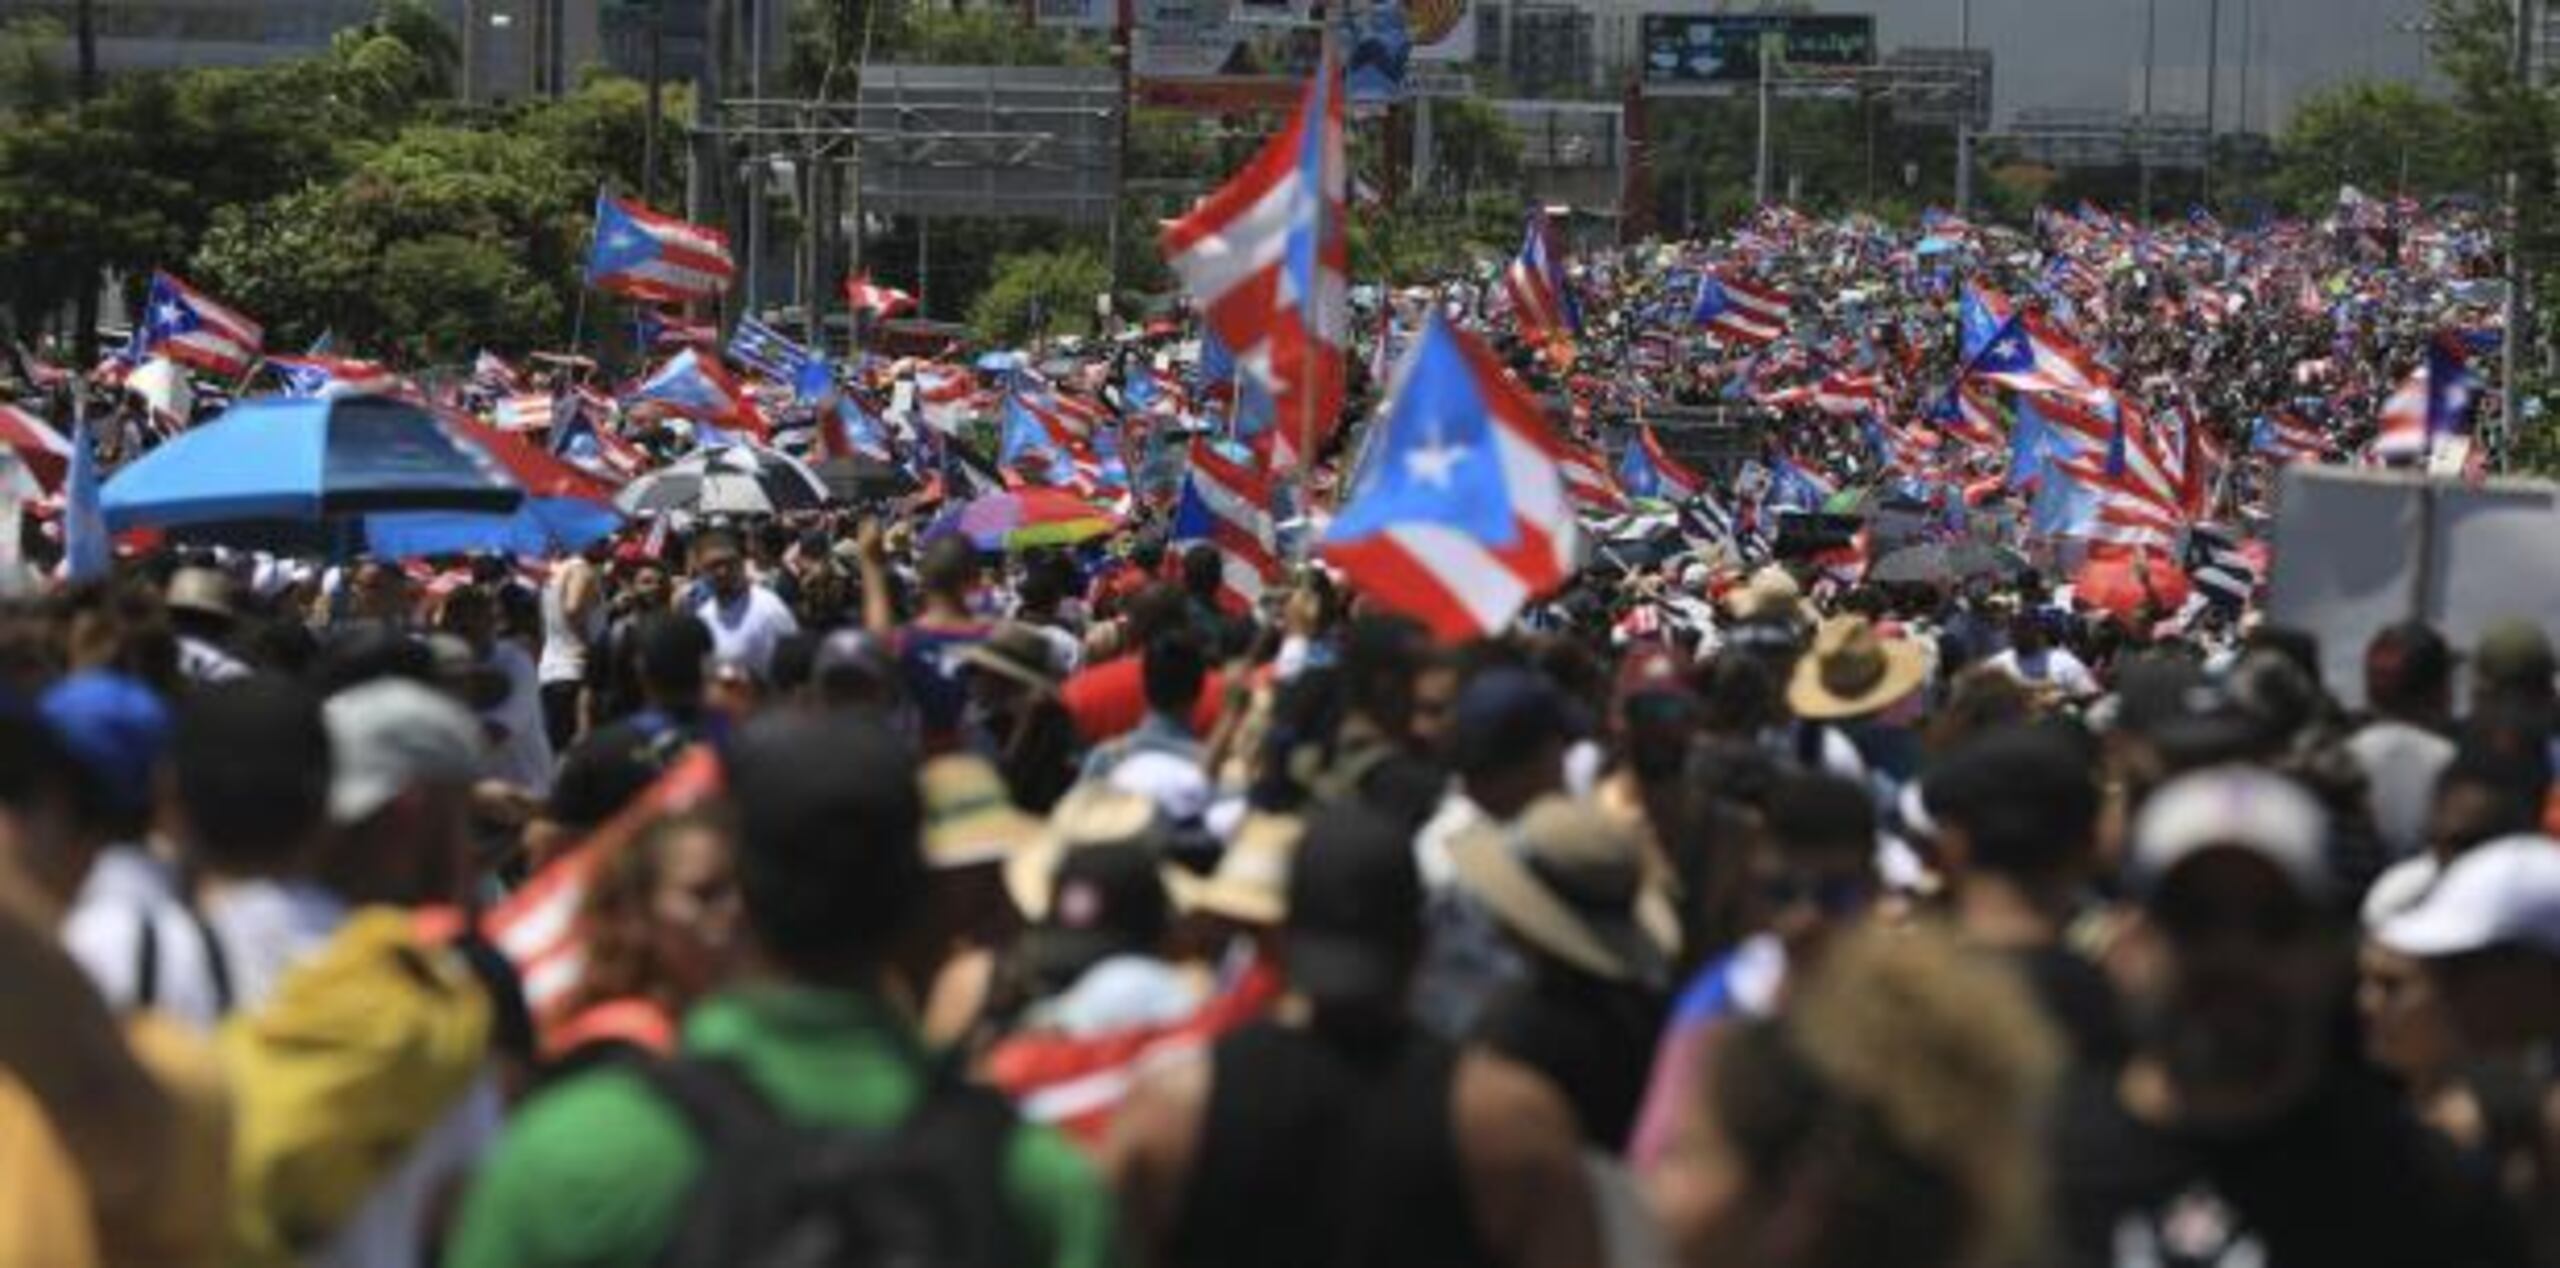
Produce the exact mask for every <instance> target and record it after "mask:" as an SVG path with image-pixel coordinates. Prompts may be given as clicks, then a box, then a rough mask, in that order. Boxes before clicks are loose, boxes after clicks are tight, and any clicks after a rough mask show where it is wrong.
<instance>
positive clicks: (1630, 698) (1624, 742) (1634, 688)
mask: <svg viewBox="0 0 2560 1268" xmlns="http://www.w3.org/2000/svg"><path fill="white" fill-rule="evenodd" d="M1680 668H1681V667H1680V664H1679V662H1678V661H1677V660H1675V659H1674V658H1673V657H1672V655H1671V654H1670V653H1669V652H1665V651H1661V650H1659V649H1638V650H1636V651H1633V652H1630V653H1628V655H1627V658H1626V659H1625V660H1623V661H1621V662H1619V665H1618V680H1617V683H1616V686H1615V687H1614V689H1613V690H1612V692H1611V696H1612V700H1611V710H1610V711H1611V713H1612V714H1613V715H1614V716H1613V718H1612V721H1614V722H1615V723H1616V726H1617V732H1618V751H1619V755H1620V756H1621V757H1622V758H1623V759H1625V761H1626V763H1627V766H1628V767H1629V768H1630V769H1632V770H1633V771H1635V773H1636V776H1637V778H1639V779H1641V780H1643V781H1644V782H1646V783H1648V784H1652V783H1658V782H1660V781H1663V780H1667V779H1671V778H1673V777H1675V776H1677V775H1678V774H1679V773H1680V767H1681V765H1682V764H1683V763H1684V762H1686V761H1687V760H1688V758H1689V741H1690V740H1691V739H1693V738H1695V737H1696V735H1697V733H1698V697H1697V693H1695V692H1693V691H1691V690H1690V689H1689V683H1688V680H1687V678H1686V677H1685V676H1684V675H1682V673H1681V672H1680Z"/></svg>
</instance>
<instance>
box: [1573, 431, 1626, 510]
mask: <svg viewBox="0 0 2560 1268" xmlns="http://www.w3.org/2000/svg"><path fill="white" fill-rule="evenodd" d="M1557 443H1558V448H1559V451H1560V456H1559V457H1558V459H1557V466H1558V469H1559V470H1560V471H1562V472H1563V474H1564V491H1565V495H1566V496H1567V497H1569V498H1571V499H1573V505H1574V507H1575V509H1577V510H1580V511H1581V512H1583V513H1584V514H1586V515H1617V514H1620V513H1622V512H1624V511H1625V510H1626V509H1627V495H1626V493H1625V492H1623V491H1621V490H1620V489H1619V488H1618V482H1617V481H1616V480H1614V479H1612V478H1610V475H1609V465H1608V463H1606V462H1604V461H1602V459H1601V457H1600V455H1598V454H1596V453H1593V452H1592V451H1591V448H1590V447H1589V446H1587V445H1580V444H1575V443H1574V442H1572V441H1569V440H1565V441H1559V442H1557Z"/></svg>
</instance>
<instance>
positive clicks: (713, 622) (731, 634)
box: [693, 529, 800, 679]
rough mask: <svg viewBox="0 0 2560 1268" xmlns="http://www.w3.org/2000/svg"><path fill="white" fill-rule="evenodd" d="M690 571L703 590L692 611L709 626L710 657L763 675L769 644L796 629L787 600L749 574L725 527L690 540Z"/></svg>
mask: <svg viewBox="0 0 2560 1268" xmlns="http://www.w3.org/2000/svg"><path fill="white" fill-rule="evenodd" d="M693 571H694V576H695V577H696V579H697V580H699V581H700V582H701V584H702V589H703V592H704V597H703V599H702V601H701V602H700V603H699V604H697V605H695V607H694V609H693V614H694V615H695V616H697V617H700V618H701V619H702V623H703V624H704V625H705V626H708V627H709V628H710V630H711V655H712V659H714V660H717V661H719V662H721V663H723V664H732V665H739V666H743V667H744V668H745V669H746V670H747V671H748V672H750V673H752V674H754V675H755V676H756V677H757V678H759V679H762V678H764V677H766V676H767V675H768V674H769V673H770V672H771V670H772V668H773V649H774V646H775V645H776V644H778V643H780V642H781V641H782V640H783V639H785V638H788V637H790V636H791V635H793V634H797V633H799V632H800V622H799V621H798V620H797V619H795V618H794V617H793V616H792V615H791V608H790V605H788V604H785V603H784V602H783V601H782V599H781V597H780V596H778V595H776V594H775V593H774V592H773V591H771V590H768V589H766V588H764V587H763V586H760V585H757V584H756V583H755V582H754V581H752V580H750V579H749V578H748V576H747V566H746V558H745V553H744V552H743V551H741V550H740V549H739V547H738V539H737V538H736V537H735V536H733V535H731V534H730V533H728V532H725V531H722V530H719V529H714V530H712V531H710V532H707V533H704V534H703V535H702V536H701V537H700V538H699V539H697V540H696V541H695V542H694V544H693Z"/></svg>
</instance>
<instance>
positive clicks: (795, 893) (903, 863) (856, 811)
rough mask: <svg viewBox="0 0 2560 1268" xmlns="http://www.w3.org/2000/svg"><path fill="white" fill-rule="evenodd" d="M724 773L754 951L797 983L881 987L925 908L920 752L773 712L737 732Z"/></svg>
mask: <svg viewBox="0 0 2560 1268" xmlns="http://www.w3.org/2000/svg"><path fill="white" fill-rule="evenodd" d="M726 769H727V772H728V786H729V800H730V804H731V806H732V808H733V811H734V813H735V814H736V817H737V825H738V838H737V841H738V857H737V873H738V890H739V894H740V895H741V897H742V898H743V899H744V900H745V905H746V916H747V927H748V929H749V930H750V931H751V932H752V933H753V935H754V937H755V941H756V945H757V946H758V947H759V948H760V949H761V950H762V951H763V952H764V954H765V956H766V957H767V958H769V959H770V960H771V961H772V962H773V963H774V964H775V966H776V967H777V968H779V969H780V970H781V971H782V972H783V973H785V974H786V975H788V976H791V977H794V978H798V979H802V980H805V981H810V982H816V983H831V984H836V985H843V986H862V987H874V986H877V985H879V984H880V982H879V979H880V975H881V973H882V971H883V970H884V969H886V968H887V967H888V965H889V963H890V961H891V958H892V956H893V955H894V954H895V953H896V952H897V951H898V950H899V948H900V943H901V941H902V939H904V938H905V936H906V935H907V933H908V932H909V929H910V924H911V922H912V921H913V920H914V919H915V918H916V916H917V915H918V914H919V912H920V910H921V908H922V905H923V902H922V900H923V897H924V889H925V865H924V853H923V851H922V849H921V848H919V845H918V841H919V837H920V834H921V831H922V828H923V824H924V807H923V799H922V794H921V793H920V791H919V790H918V788H917V784H916V760H915V755H914V753H913V752H911V751H910V750H909V749H908V748H907V746H906V745H905V743H903V742H902V741H900V740H899V739H898V737H897V736H896V734H895V733H893V732H891V731H890V730H889V729H888V728H886V727H884V726H882V725H880V724H879V723H877V722H871V721H866V720H863V719H859V718H854V717H850V716H846V715H842V714H806V713H774V714H767V715H763V716H760V717H757V718H755V719H754V720H752V721H750V722H748V723H747V724H746V725H745V726H744V727H742V728H740V730H739V731H738V733H737V736H736V738H735V739H734V740H733V741H732V742H731V744H730V746H729V751H728V754H727V761H726Z"/></svg>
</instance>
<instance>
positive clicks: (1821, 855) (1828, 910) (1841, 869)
mask: <svg viewBox="0 0 2560 1268" xmlns="http://www.w3.org/2000/svg"><path fill="white" fill-rule="evenodd" d="M1767 829H1768V830H1767V832H1765V833H1764V834H1763V835H1762V837H1761V848H1760V849H1759V850H1758V851H1756V852H1755V853H1754V855H1753V857H1752V860H1751V869H1750V870H1751V880H1752V887H1751V899H1752V908H1753V910H1752V915H1753V917H1754V918H1755V921H1756V923H1757V924H1758V925H1759V926H1760V927H1761V928H1764V929H1766V930H1768V931H1769V932H1770V933H1772V934H1775V935H1777V937H1778V939H1779V940H1780V941H1781V942H1783V943H1784V944H1785V945H1786V949H1787V962H1788V963H1789V964H1800V965H1808V966H1810V965H1813V964H1816V963H1818V962H1819V960H1820V959H1821V957H1822V954H1823V952H1824V951H1825V950H1826V949H1827V947H1828V944H1829V943H1830V941H1831V940H1832V937H1833V935H1834V934H1835V933H1836V932H1837V931H1838V930H1840V929H1841V928H1844V927H1846V926H1848V925H1850V924H1853V923H1855V922H1857V921H1858V920H1859V919H1861V918H1862V917H1864V916H1865V915H1866V913H1867V909H1868V908H1869V907H1870V906H1872V905H1873V904H1874V902H1875V895H1876V865H1875V855H1876V815H1875V803H1874V801H1873V800H1872V799H1871V798H1870V797H1869V796H1868V793H1867V790H1866V789H1865V788H1864V787H1863V786H1861V785H1860V784H1859V783H1858V782H1857V781H1856V780H1852V779H1845V778H1842V777H1841V776H1838V775H1829V774H1821V773H1817V772H1809V771H1793V772H1789V773H1787V774H1785V775H1782V776H1780V777H1779V779H1778V782H1777V784H1776V786H1774V787H1773V788H1771V789H1770V790H1769V806H1768V812H1767Z"/></svg>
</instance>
